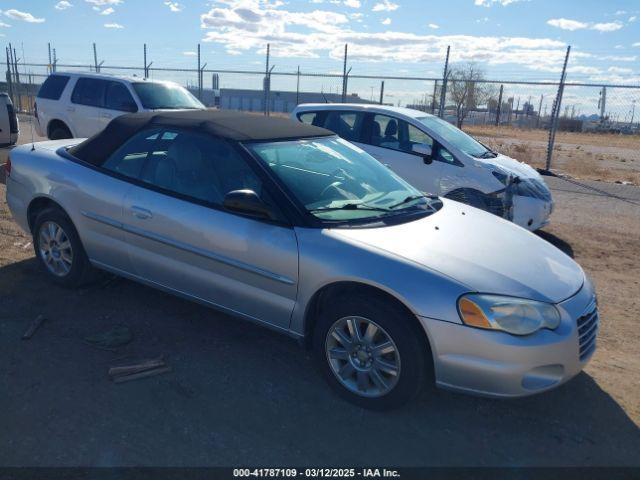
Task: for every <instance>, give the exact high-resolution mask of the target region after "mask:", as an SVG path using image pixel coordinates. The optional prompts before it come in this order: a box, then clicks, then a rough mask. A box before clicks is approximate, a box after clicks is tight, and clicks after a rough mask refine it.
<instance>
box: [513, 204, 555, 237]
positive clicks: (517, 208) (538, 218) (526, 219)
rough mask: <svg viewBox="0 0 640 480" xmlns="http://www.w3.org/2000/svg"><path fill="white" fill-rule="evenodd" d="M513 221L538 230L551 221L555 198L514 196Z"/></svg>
mask: <svg viewBox="0 0 640 480" xmlns="http://www.w3.org/2000/svg"><path fill="white" fill-rule="evenodd" d="M512 201H513V223H515V224H516V225H520V226H521V227H524V228H526V229H527V230H530V231H532V232H533V231H535V230H538V229H540V228H542V227H544V226H545V225H547V224H548V223H549V217H550V216H551V213H552V212H553V200H542V199H539V198H532V197H523V196H520V195H514V196H513V200H512Z"/></svg>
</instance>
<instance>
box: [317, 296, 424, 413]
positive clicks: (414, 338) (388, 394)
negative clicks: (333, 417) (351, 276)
mask: <svg viewBox="0 0 640 480" xmlns="http://www.w3.org/2000/svg"><path fill="white" fill-rule="evenodd" d="M320 315H321V316H320V318H319V319H318V323H317V326H316V330H315V334H314V350H315V355H316V359H317V361H318V362H319V365H320V368H321V369H322V371H323V373H324V376H325V377H326V379H327V380H328V382H329V384H330V385H331V386H332V387H333V388H334V389H335V390H336V391H337V392H338V393H339V394H340V395H341V396H342V397H344V398H345V399H347V400H349V401H350V402H352V403H355V404H357V405H360V406H362V407H365V408H371V409H375V410H385V409H390V408H396V407H399V406H400V405H402V404H404V403H406V402H408V401H409V400H410V399H411V398H413V397H414V396H415V395H416V394H417V393H418V392H419V391H420V389H421V387H422V386H423V385H424V384H425V383H426V379H427V372H428V368H427V367H428V365H429V364H428V362H429V361H430V359H429V355H428V347H426V346H425V344H424V343H425V342H424V340H423V339H422V338H421V333H420V332H419V331H416V330H417V328H416V327H415V325H414V324H413V323H412V322H415V319H412V318H410V315H408V314H407V313H406V312H405V311H403V309H401V308H399V307H398V306H396V305H395V304H393V303H392V302H389V301H388V300H386V299H384V298H379V297H377V296H375V295H374V296H364V295H363V296H360V295H356V296H344V297H341V298H337V299H333V300H332V302H331V303H330V305H328V306H327V307H326V308H325V309H323V311H321V313H320Z"/></svg>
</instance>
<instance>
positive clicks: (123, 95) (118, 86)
mask: <svg viewBox="0 0 640 480" xmlns="http://www.w3.org/2000/svg"><path fill="white" fill-rule="evenodd" d="M137 111H138V105H137V104H136V101H135V100H134V99H133V96H132V95H131V92H130V91H129V89H128V88H127V86H126V85H125V84H124V83H123V82H118V81H109V82H108V83H107V86H106V89H105V100H104V109H103V110H102V112H101V113H100V119H99V123H100V129H103V128H105V127H106V126H107V124H108V123H109V122H110V121H111V120H113V119H114V118H116V117H118V116H120V115H124V114H125V113H134V112H137Z"/></svg>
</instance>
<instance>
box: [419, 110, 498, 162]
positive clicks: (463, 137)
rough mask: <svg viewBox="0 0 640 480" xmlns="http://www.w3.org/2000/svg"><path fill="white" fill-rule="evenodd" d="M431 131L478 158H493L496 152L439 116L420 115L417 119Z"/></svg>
mask: <svg viewBox="0 0 640 480" xmlns="http://www.w3.org/2000/svg"><path fill="white" fill-rule="evenodd" d="M417 120H418V121H419V122H420V123H422V124H423V125H424V126H425V127H427V129H428V130H427V133H429V131H431V132H433V133H435V134H437V135H440V136H441V137H442V138H444V139H445V140H446V141H447V142H449V143H450V144H451V145H453V146H454V147H457V148H458V149H460V150H462V151H463V152H464V153H466V154H468V155H471V156H472V157H476V158H493V157H495V154H493V152H492V151H491V150H489V149H488V148H487V147H485V146H484V145H482V144H481V143H480V142H478V141H477V140H476V139H475V138H473V137H471V136H469V135H467V134H466V133H464V132H463V131H462V130H460V129H459V128H457V127H455V126H453V125H451V124H450V123H449V122H447V121H445V120H442V119H441V118H438V117H433V116H430V117H420V118H418V119H417Z"/></svg>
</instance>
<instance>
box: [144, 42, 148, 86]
mask: <svg viewBox="0 0 640 480" xmlns="http://www.w3.org/2000/svg"><path fill="white" fill-rule="evenodd" d="M143 72H144V73H143V75H144V78H148V77H149V75H147V44H146V43H145V44H144V63H143Z"/></svg>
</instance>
